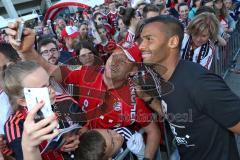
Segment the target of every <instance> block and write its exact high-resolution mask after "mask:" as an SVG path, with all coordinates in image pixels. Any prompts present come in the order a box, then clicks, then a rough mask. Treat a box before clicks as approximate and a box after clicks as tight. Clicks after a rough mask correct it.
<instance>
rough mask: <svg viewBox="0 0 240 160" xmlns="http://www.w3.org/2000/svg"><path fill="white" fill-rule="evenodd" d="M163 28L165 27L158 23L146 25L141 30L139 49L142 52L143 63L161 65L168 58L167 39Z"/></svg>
mask: <svg viewBox="0 0 240 160" xmlns="http://www.w3.org/2000/svg"><path fill="white" fill-rule="evenodd" d="M160 28H161V29H160ZM164 28H165V25H164V24H162V23H160V22H154V23H150V24H147V25H146V26H145V27H144V28H143V31H142V33H141V38H142V42H141V43H140V46H139V49H140V50H141V51H142V58H143V62H144V63H161V62H163V61H165V60H166V59H167V58H168V55H169V53H168V51H169V47H168V40H169V38H168V37H167V35H166V33H165V31H164Z"/></svg>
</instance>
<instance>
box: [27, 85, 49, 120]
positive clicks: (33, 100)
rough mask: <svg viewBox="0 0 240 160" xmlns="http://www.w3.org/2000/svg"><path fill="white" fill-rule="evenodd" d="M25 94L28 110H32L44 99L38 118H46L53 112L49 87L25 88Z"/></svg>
mask: <svg viewBox="0 0 240 160" xmlns="http://www.w3.org/2000/svg"><path fill="white" fill-rule="evenodd" d="M24 96H25V100H26V103H27V108H28V111H30V110H31V109H32V108H33V107H34V106H35V105H36V104H37V103H38V102H40V101H41V100H43V101H44V102H45V104H44V106H43V107H42V108H41V110H39V111H38V112H37V116H39V117H35V118H36V119H39V118H40V119H42V118H46V117H48V116H50V115H52V114H53V111H52V107H51V102H50V98H49V91H48V88H47V87H44V88H24Z"/></svg>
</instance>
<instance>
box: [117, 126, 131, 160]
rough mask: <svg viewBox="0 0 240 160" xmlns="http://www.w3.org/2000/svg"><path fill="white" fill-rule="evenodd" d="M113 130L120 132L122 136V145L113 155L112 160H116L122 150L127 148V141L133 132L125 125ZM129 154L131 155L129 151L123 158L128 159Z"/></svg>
mask: <svg viewBox="0 0 240 160" xmlns="http://www.w3.org/2000/svg"><path fill="white" fill-rule="evenodd" d="M113 130H114V131H116V132H117V133H118V134H120V135H121V136H122V137H123V138H124V142H123V145H122V147H121V148H120V149H119V151H118V152H117V153H115V154H114V155H113V160H116V159H117V158H118V157H119V156H120V155H121V154H122V153H123V151H124V150H125V149H126V148H127V141H128V140H129V139H130V138H131V137H132V135H133V134H134V132H133V131H131V130H130V129H128V128H126V127H119V128H114V129H113ZM131 156H133V155H130V153H129V154H127V155H126V157H125V158H124V160H129V159H130V157H131Z"/></svg>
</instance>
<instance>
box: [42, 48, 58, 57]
mask: <svg viewBox="0 0 240 160" xmlns="http://www.w3.org/2000/svg"><path fill="white" fill-rule="evenodd" d="M57 51H58V49H57V48H51V49H50V50H44V51H42V52H40V53H41V55H43V56H48V55H49V52H51V53H53V54H54V53H56V52H57Z"/></svg>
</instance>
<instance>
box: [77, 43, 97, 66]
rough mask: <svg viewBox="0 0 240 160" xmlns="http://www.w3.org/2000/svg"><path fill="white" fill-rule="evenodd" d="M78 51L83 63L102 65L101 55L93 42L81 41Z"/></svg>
mask: <svg viewBox="0 0 240 160" xmlns="http://www.w3.org/2000/svg"><path fill="white" fill-rule="evenodd" d="M76 52H77V53H78V54H79V61H80V62H81V64H82V65H86V66H93V65H97V64H98V65H101V60H100V55H99V53H98V51H97V50H96V49H95V48H94V46H93V44H92V43H91V42H89V41H81V42H80V43H79V44H78V45H77V48H76Z"/></svg>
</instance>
